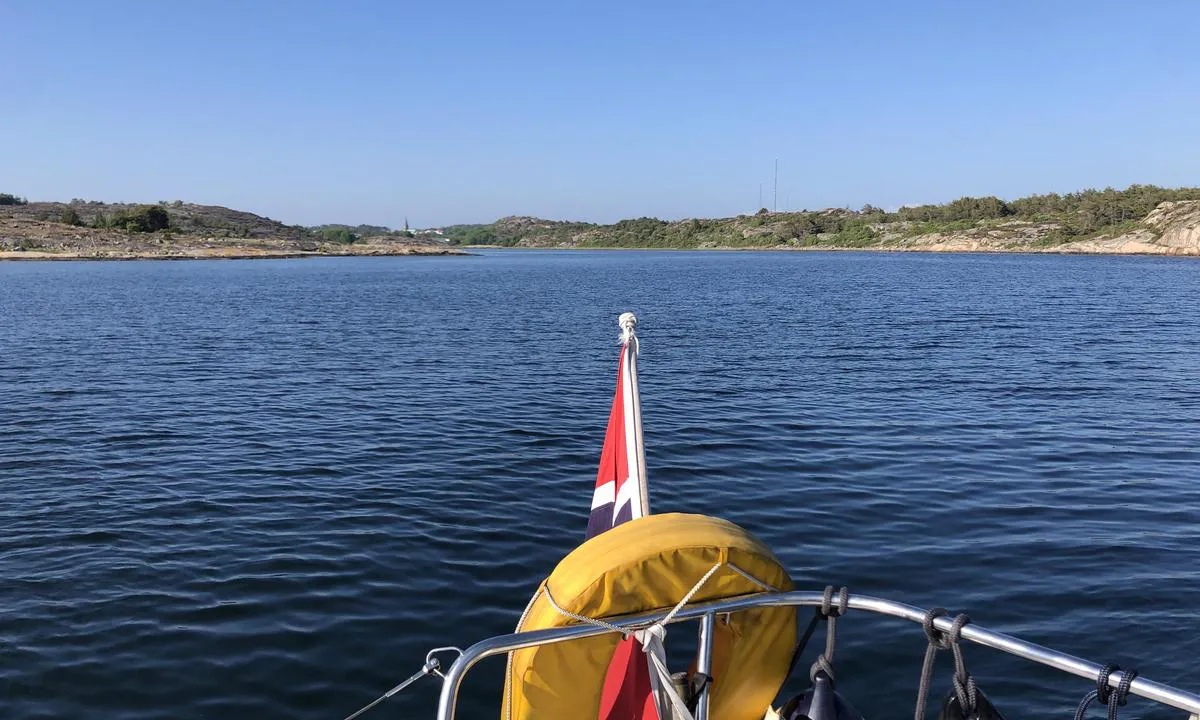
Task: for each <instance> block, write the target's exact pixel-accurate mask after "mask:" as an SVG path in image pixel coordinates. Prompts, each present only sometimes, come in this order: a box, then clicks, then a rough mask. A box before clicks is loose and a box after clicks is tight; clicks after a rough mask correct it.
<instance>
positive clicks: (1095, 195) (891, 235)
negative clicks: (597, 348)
mask: <svg viewBox="0 0 1200 720" xmlns="http://www.w3.org/2000/svg"><path fill="white" fill-rule="evenodd" d="M1172 200H1200V188H1178V189H1170V188H1161V187H1157V186H1154V185H1133V186H1130V187H1129V188H1127V189H1125V190H1114V189H1113V188H1106V189H1104V190H1084V191H1082V192H1076V193H1068V194H1066V195H1059V194H1057V193H1049V194H1045V195H1031V196H1029V197H1023V198H1019V199H1017V200H1011V201H1005V200H1002V199H1000V198H997V197H963V198H959V199H957V200H954V201H952V202H948V203H943V204H941V205H919V206H916V207H903V208H900V209H899V210H897V211H895V212H886V211H884V210H882V209H881V208H878V207H875V206H874V205H864V206H863V207H862V209H860V210H857V211H855V210H850V209H837V208H835V209H830V210H820V211H808V210H806V211H802V212H793V213H772V212H770V211H768V210H767V209H766V208H762V209H760V210H759V211H758V212H756V213H755V214H754V215H739V216H738V217H736V218H724V219H717V220H700V219H696V220H682V221H678V222H667V221H665V220H659V219H657V218H637V219H634V220H621V221H619V222H616V223H613V224H611V225H592V224H589V223H572V222H555V221H549V220H539V219H536V218H504V219H502V220H498V221H496V222H494V223H490V224H487V225H454V226H451V227H447V228H443V232H444V233H445V237H446V238H447V239H448V240H449V242H450V243H451V244H453V245H499V246H514V245H518V244H521V245H530V246H535V247H554V246H570V247H584V248H586V247H612V248H706V247H728V248H737V247H775V246H780V245H784V246H793V247H869V246H871V245H876V244H879V243H880V242H881V241H884V240H887V241H888V242H893V241H896V240H902V239H905V238H909V239H911V238H916V237H920V236H923V235H930V234H933V233H944V234H950V233H959V234H961V233H973V232H985V231H986V232H991V233H994V234H998V235H1000V236H1016V235H1017V234H1018V233H1017V231H1016V230H1015V229H1014V228H1015V227H1017V226H1022V225H1023V226H1029V225H1037V226H1038V227H1039V229H1036V230H1035V231H1032V233H1031V234H1032V235H1036V239H1028V240H1027V242H1029V243H1031V244H1032V245H1033V246H1042V247H1049V246H1053V245H1060V244H1062V243H1066V242H1071V241H1073V240H1081V239H1086V238H1092V237H1097V236H1101V235H1116V234H1119V233H1121V232H1124V231H1129V230H1133V229H1136V228H1138V227H1142V226H1141V225H1140V224H1139V221H1140V220H1141V219H1142V218H1144V217H1145V216H1146V215H1147V214H1148V213H1149V212H1150V211H1151V210H1153V209H1154V208H1155V207H1156V206H1157V205H1158V204H1159V203H1161V202H1164V201H1172Z"/></svg>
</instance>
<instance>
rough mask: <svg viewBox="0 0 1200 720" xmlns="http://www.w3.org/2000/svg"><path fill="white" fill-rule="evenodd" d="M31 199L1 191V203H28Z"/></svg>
mask: <svg viewBox="0 0 1200 720" xmlns="http://www.w3.org/2000/svg"><path fill="white" fill-rule="evenodd" d="M28 204H29V201H28V200H26V199H25V198H23V197H17V196H16V195H11V194H9V193H0V205H28Z"/></svg>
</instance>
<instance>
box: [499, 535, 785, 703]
mask: <svg viewBox="0 0 1200 720" xmlns="http://www.w3.org/2000/svg"><path fill="white" fill-rule="evenodd" d="M717 562H723V563H726V567H722V568H721V569H720V570H718V571H717V572H716V573H715V574H713V576H712V577H711V578H709V580H708V582H707V583H705V584H704V586H703V587H702V588H700V590H699V591H698V592H697V593H696V594H695V595H694V596H693V598H692V602H704V601H708V600H717V599H722V598H730V597H736V596H739V595H747V594H751V593H759V592H762V591H763V590H762V588H761V587H759V586H758V585H756V584H755V583H753V582H751V581H749V580H747V579H746V578H744V577H742V576H741V575H739V574H738V573H736V572H734V571H733V570H731V569H729V567H728V564H733V565H736V566H737V567H738V568H739V569H741V570H742V571H744V572H746V573H748V574H749V575H751V576H753V577H755V578H757V579H758V580H760V581H762V582H764V583H767V584H769V585H771V586H773V587H775V588H777V589H779V590H791V589H792V581H791V578H790V577H788V574H787V571H786V570H784V569H783V566H781V565H780V564H779V561H778V560H777V559H776V558H775V556H774V554H772V553H771V551H770V549H768V548H767V546H766V545H764V544H763V543H762V542H760V541H759V540H758V539H757V538H755V537H754V536H752V535H751V534H750V533H748V532H746V531H745V530H743V529H742V528H740V527H738V526H737V525H734V524H733V523H731V522H728V521H725V520H720V519H718V518H711V517H706V516H704V515H684V514H678V513H674V514H665V515H649V516H647V517H643V518H639V519H637V520H633V521H630V522H627V523H624V524H622V525H618V526H617V527H615V528H613V529H612V530H609V531H607V532H605V533H602V534H600V535H597V536H596V537H594V538H592V539H590V540H588V541H587V542H585V543H583V544H582V545H580V546H579V547H577V548H576V549H575V550H574V551H573V552H572V553H571V554H569V555H567V556H566V557H565V558H563V560H562V561H561V562H560V563H559V564H558V567H556V568H555V569H554V572H553V573H551V574H550V577H549V578H547V579H546V580H545V581H544V582H543V583H542V587H540V588H538V594H537V595H536V596H535V599H534V602H533V604H532V605H531V606H530V608H529V612H528V614H527V616H526V618H525V622H524V623H523V624H522V625H521V627H520V628H518V630H521V631H527V630H540V629H544V628H552V627H561V626H564V625H570V624H575V622H576V621H574V620H571V619H570V618H567V617H565V616H563V615H562V614H560V613H559V612H558V611H556V610H555V609H554V608H553V607H551V606H550V603H549V601H548V600H547V599H546V596H545V593H544V592H543V590H544V589H547V588H548V589H549V592H550V593H551V595H552V596H553V597H554V600H555V602H557V603H558V605H559V606H560V607H562V608H563V609H564V610H567V611H570V612H574V613H577V614H580V615H584V616H586V617H594V618H602V617H606V616H613V615H625V614H630V613H641V612H649V611H653V610H667V609H670V608H671V607H674V605H675V604H676V603H678V602H679V601H680V599H682V598H683V596H684V594H685V593H687V591H688V590H690V589H691V588H692V586H693V585H695V584H696V582H697V581H698V580H699V579H700V578H701V577H703V576H704V573H706V572H707V571H708V570H709V569H710V568H711V567H712V566H713V565H714V564H716V563H717ZM727 623H728V624H725V621H724V620H723V619H722V620H719V621H718V630H717V638H716V643H715V645H716V647H715V650H716V652H714V654H713V672H712V675H713V677H714V682H713V685H712V687H711V689H710V690H711V692H712V697H711V699H710V705H709V711H710V717H713V718H715V720H761V718H762V717H763V712H764V711H765V710H766V709H767V707H768V706H769V705H770V703H771V702H772V701H773V700H774V699H775V696H776V695H777V694H778V692H779V688H780V686H781V685H782V684H783V681H784V680H785V679H786V678H785V675H786V673H787V667H788V662H789V660H790V659H791V653H792V650H793V649H794V647H795V644H796V611H795V608H763V609H757V610H749V611H745V612H740V613H736V614H734V615H733V616H732V617H730V618H729V619H728V621H727ZM671 627H672V626H668V642H669V638H670V634H671ZM674 627H675V632H676V633H678V631H679V630H680V629H681V628H680V627H679V626H674ZM619 639H620V636H618V635H616V634H615V633H608V634H605V635H601V636H598V637H593V638H587V639H583V640H572V641H569V642H563V643H556V644H553V645H543V646H541V647H535V648H528V649H525V650H518V651H516V652H514V653H513V658H512V669H511V672H510V674H509V675H508V677H506V678H505V692H504V704H505V705H506V706H507V705H508V703H509V700H510V698H511V702H512V716H511V717H512V719H513V720H594V718H596V716H597V714H598V712H599V707H600V693H601V690H602V689H603V685H604V674H605V671H606V670H607V669H608V662H609V659H610V658H611V657H612V653H613V649H614V648H615V647H616V645H617V641H618V640H619ZM679 640H683V638H679ZM679 640H676V642H678V641H679ZM690 640H691V638H689V640H685V642H688V641H690ZM679 669H683V668H679ZM505 717H506V715H505V711H504V709H502V712H501V718H505Z"/></svg>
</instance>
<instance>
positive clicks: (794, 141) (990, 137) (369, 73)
mask: <svg viewBox="0 0 1200 720" xmlns="http://www.w3.org/2000/svg"><path fill="white" fill-rule="evenodd" d="M1197 28H1200V2H1194V1H1193V0H1179V1H1177V2H1170V1H1167V0H1163V1H1147V2H1129V1H1127V0H1125V1H1122V2H1108V1H1107V0H1088V1H1087V2H1076V1H1074V0H1071V1H1068V0H1040V1H1033V0H1009V1H1006V2H975V1H974V0H954V1H947V2H927V1H925V0H906V1H903V2H882V1H880V2H867V1H862V2H833V1H831V0H825V1H824V2H809V1H807V0H779V1H775V2H750V1H747V2H729V1H728V0H726V1H723V2H704V1H702V0H688V1H680V2H656V1H655V0H640V1H633V2H626V1H625V0H604V2H590V3H579V2H570V1H566V0H556V1H555V2H540V1H538V2H516V1H514V2H500V1H497V0H473V1H469V2H456V1H453V0H423V1H422V2H405V1H402V0H340V1H338V2H335V1H334V0H328V1H317V0H280V1H270V0H205V1H203V2H200V1H190V2H189V1H186V0H152V1H147V2H132V1H124V0H112V1H111V2H95V1H93V0H76V1H67V0H25V1H21V0H0V67H3V68H4V72H3V77H2V78H0V192H12V193H16V194H18V195H25V196H28V197H29V198H30V199H36V200H67V199H70V198H72V197H81V198H87V199H99V200H112V201H156V200H174V199H176V198H182V199H184V200H188V201H194V202H203V203H215V204H221V205H228V206H232V207H236V208H240V209H246V210H251V211H254V212H258V213H262V214H265V215H269V216H271V217H273V218H276V219H280V220H283V221H285V222H290V223H304V224H315V223H322V222H347V223H360V222H362V223H372V224H384V225H390V226H398V225H402V224H403V222H404V218H405V217H406V216H407V217H408V218H409V219H410V222H411V223H412V224H413V226H414V227H427V226H434V225H442V224H448V223H454V222H488V221H491V220H494V219H496V218H498V217H500V216H503V215H511V214H528V215H538V216H542V217H549V218H559V219H581V220H592V221H612V220H616V219H619V218H622V217H637V216H644V215H651V216H658V217H663V218H678V217H689V216H702V217H713V216H728V215H733V214H737V213H742V212H753V211H754V210H755V209H756V207H757V205H758V193H759V184H760V183H762V187H763V199H764V203H763V204H764V205H767V206H768V207H770V206H771V205H772V183H773V177H772V172H773V164H774V161H775V159H776V158H778V159H779V162H780V176H779V200H778V202H779V208H780V209H781V210H782V209H800V208H821V207H829V206H852V207H858V206H861V205H862V204H863V203H867V202H870V203H874V204H876V205H880V206H884V207H895V206H899V205H902V204H915V203H921V202H941V201H946V200H951V199H953V198H956V197H959V196H961V195H968V194H970V195H981V194H996V195H1000V196H1001V197H1016V196H1019V195H1023V194H1028V193H1032V192H1047V191H1060V192H1065V191H1071V190H1077V189H1081V188H1084V187H1090V186H1096V187H1103V186H1106V185H1112V186H1117V187H1123V186H1125V185H1128V184H1130V183H1155V184H1160V185H1200V133H1198V129H1200V35H1197Z"/></svg>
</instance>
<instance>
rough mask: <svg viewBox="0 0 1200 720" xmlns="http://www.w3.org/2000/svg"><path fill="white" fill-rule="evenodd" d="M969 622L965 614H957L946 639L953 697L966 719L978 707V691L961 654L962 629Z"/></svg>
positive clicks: (969, 619)
mask: <svg viewBox="0 0 1200 720" xmlns="http://www.w3.org/2000/svg"><path fill="white" fill-rule="evenodd" d="M969 622H971V618H969V617H968V616H967V615H966V613H961V614H959V615H958V617H956V618H954V624H953V625H951V626H950V636H949V638H948V640H949V642H950V650H951V652H953V653H954V695H955V697H957V698H958V707H959V708H960V709H961V710H962V712H963V715H964V716H966V717H970V716H971V715H972V714H974V712H975V709H976V708H977V707H978V706H979V705H978V703H979V689H978V688H977V687H976V686H975V678H973V677H971V673H969V672H967V664H966V663H965V662H963V654H962V645H961V640H962V629H963V626H965V625H966V624H967V623H969Z"/></svg>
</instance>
